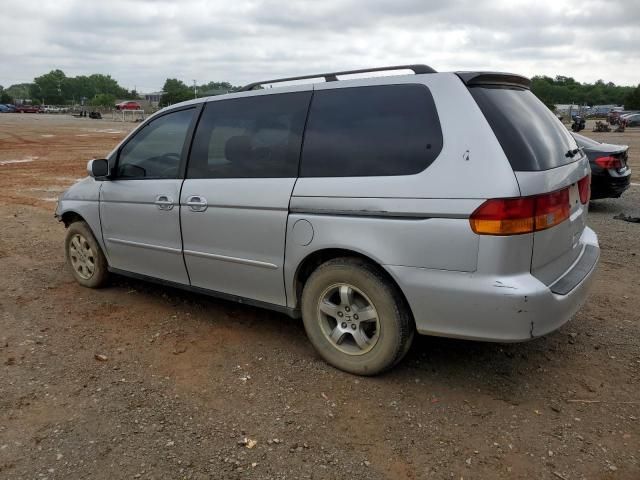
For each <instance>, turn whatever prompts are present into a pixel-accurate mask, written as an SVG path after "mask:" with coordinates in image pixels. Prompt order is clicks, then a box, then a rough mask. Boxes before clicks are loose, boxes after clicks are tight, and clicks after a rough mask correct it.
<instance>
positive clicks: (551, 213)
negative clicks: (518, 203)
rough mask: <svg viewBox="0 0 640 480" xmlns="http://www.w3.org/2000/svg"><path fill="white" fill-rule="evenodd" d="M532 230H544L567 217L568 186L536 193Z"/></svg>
mask: <svg viewBox="0 0 640 480" xmlns="http://www.w3.org/2000/svg"><path fill="white" fill-rule="evenodd" d="M534 198H535V199H536V219H535V226H534V231H538V230H545V229H547V228H551V227H553V226H555V225H558V224H559V223H561V222H564V221H565V220H566V219H567V218H569V188H564V189H562V190H558V191H557V192H552V193H546V194H544V195H537V196H536V197H534Z"/></svg>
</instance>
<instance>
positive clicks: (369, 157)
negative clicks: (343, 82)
mask: <svg viewBox="0 0 640 480" xmlns="http://www.w3.org/2000/svg"><path fill="white" fill-rule="evenodd" d="M441 150H442V131H441V130H440V122H439V120H438V113H437V111H436V107H435V104H434V102H433V97H432V96H431V92H430V91H429V89H428V88H427V87H426V86H424V85H381V86H370V87H355V88H337V89H333V90H320V91H316V92H315V93H314V94H313V100H312V101H311V110H310V112H309V120H308V123H307V129H306V132H305V137H304V145H303V151H302V164H301V170H300V175H301V176H302V177H361V176H383V175H411V174H415V173H418V172H421V171H422V170H424V169H425V168H427V167H428V166H429V165H430V164H431V163H432V162H433V161H434V160H435V159H436V157H437V156H438V154H439V153H440V151H441Z"/></svg>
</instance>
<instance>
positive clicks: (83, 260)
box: [64, 221, 108, 288]
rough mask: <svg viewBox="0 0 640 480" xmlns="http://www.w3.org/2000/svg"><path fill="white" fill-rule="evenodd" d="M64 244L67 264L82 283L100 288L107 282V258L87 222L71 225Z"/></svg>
mask: <svg viewBox="0 0 640 480" xmlns="http://www.w3.org/2000/svg"><path fill="white" fill-rule="evenodd" d="M64 246H65V257H66V259H67V264H68V265H69V268H70V269H71V273H72V274H73V276H74V278H75V279H76V281H77V282H78V283H79V284H80V285H83V286H85V287H89V288H99V287H101V286H102V285H104V284H105V282H106V280H107V276H108V270H107V260H106V259H105V257H104V254H103V253H102V249H101V248H100V246H99V245H98V242H97V241H96V239H95V237H94V236H93V233H91V230H90V229H89V226H88V225H87V224H86V223H85V222H82V221H79V222H74V223H72V224H71V225H69V228H68V229H67V236H66V238H65V243H64Z"/></svg>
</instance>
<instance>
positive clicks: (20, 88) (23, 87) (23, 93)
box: [5, 83, 31, 101]
mask: <svg viewBox="0 0 640 480" xmlns="http://www.w3.org/2000/svg"><path fill="white" fill-rule="evenodd" d="M30 91H31V84H30V83H18V84H15V85H11V86H10V87H9V88H7V89H6V90H5V92H6V93H7V94H8V95H9V96H10V97H12V98H13V99H14V101H15V100H18V99H19V100H26V99H28V98H30V94H29V92H30Z"/></svg>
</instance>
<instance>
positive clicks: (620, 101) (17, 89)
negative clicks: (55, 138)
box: [0, 70, 640, 109]
mask: <svg viewBox="0 0 640 480" xmlns="http://www.w3.org/2000/svg"><path fill="white" fill-rule="evenodd" d="M237 88H238V87H235V86H233V85H232V84H230V83H229V82H208V83H204V84H201V85H195V86H194V85H187V84H186V83H184V82H183V81H182V80H179V79H177V78H167V79H166V81H165V83H164V86H163V87H162V92H163V93H162V97H161V99H160V105H161V106H166V105H171V104H174V103H178V102H182V101H185V100H189V99H192V98H195V97H203V96H211V95H217V94H221V93H227V92H232V91H235V90H237ZM531 90H532V91H533V93H534V94H536V95H537V96H538V98H540V99H541V100H542V101H543V102H544V103H545V104H546V105H547V106H549V107H550V108H552V109H553V106H554V105H558V104H579V105H590V106H592V105H624V106H625V108H627V109H640V84H639V85H638V86H636V87H629V86H621V85H616V84H614V83H613V82H607V83H605V82H604V81H603V80H598V81H596V82H595V83H581V82H578V81H576V80H575V79H573V78H572V77H565V76H560V75H559V76H556V77H555V78H551V77H548V76H534V77H533V78H532V79H531ZM138 98H139V94H138V92H136V91H135V90H127V89H126V88H123V87H121V86H120V85H119V84H118V82H117V81H116V80H115V79H113V78H112V77H111V76H110V75H103V74H99V73H94V74H92V75H79V76H76V77H67V76H66V75H65V73H64V72H63V71H62V70H52V71H50V72H49V73H45V74H44V75H40V76H39V77H36V78H34V80H33V82H31V83H21V84H16V85H11V86H10V87H8V88H6V89H4V88H3V87H2V86H0V103H14V101H15V100H17V99H30V100H31V101H32V103H44V104H49V105H66V104H80V103H83V102H84V103H85V104H88V105H94V106H105V107H109V106H113V105H114V104H115V102H116V100H117V99H130V100H135V99H138Z"/></svg>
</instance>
